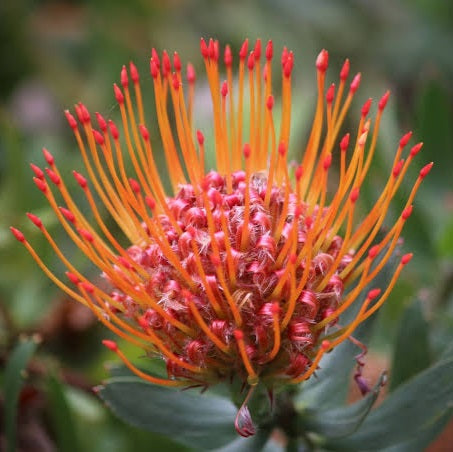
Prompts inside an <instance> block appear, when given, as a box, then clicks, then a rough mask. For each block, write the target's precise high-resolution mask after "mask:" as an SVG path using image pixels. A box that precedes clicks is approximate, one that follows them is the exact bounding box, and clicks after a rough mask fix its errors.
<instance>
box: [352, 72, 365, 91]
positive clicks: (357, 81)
mask: <svg viewBox="0 0 453 452" xmlns="http://www.w3.org/2000/svg"><path fill="white" fill-rule="evenodd" d="M361 78H362V74H361V73H360V72H359V73H358V74H356V76H355V77H354V78H353V79H352V82H351V86H350V87H349V91H350V92H351V93H352V94H354V93H355V92H356V91H357V90H358V89H359V86H360V79H361Z"/></svg>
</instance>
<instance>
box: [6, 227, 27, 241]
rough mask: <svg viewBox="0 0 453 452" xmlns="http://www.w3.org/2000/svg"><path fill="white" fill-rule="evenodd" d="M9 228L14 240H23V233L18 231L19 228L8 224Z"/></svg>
mask: <svg viewBox="0 0 453 452" xmlns="http://www.w3.org/2000/svg"><path fill="white" fill-rule="evenodd" d="M9 229H10V231H11V232H12V233H13V235H14V237H15V238H16V240H18V241H19V242H21V243H24V242H25V236H24V234H22V232H20V231H19V229H16V228H14V227H12V226H10V227H9Z"/></svg>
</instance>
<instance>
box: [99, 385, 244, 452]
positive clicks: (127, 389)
mask: <svg viewBox="0 0 453 452" xmlns="http://www.w3.org/2000/svg"><path fill="white" fill-rule="evenodd" d="M99 395H100V396H101V398H102V399H103V400H104V401H105V403H106V404H107V405H108V406H109V407H110V408H111V409H112V411H113V412H114V413H115V414H116V415H117V416H118V417H119V418H121V419H122V420H124V421H125V422H127V423H129V424H131V425H134V426H135V427H139V428H142V429H144V430H148V431H151V432H155V433H160V434H163V435H168V436H170V437H171V438H172V439H173V440H174V441H177V442H180V443H182V444H185V445H188V446H190V447H195V448H196V449H198V450H199V449H200V448H202V449H203V450H209V449H214V448H219V447H222V446H225V445H226V444H228V443H229V442H231V441H233V440H235V439H237V433H236V432H235V430H234V420H235V417H236V413H237V408H236V407H235V406H234V405H233V403H232V402H231V401H229V400H228V399H225V398H222V397H218V396H213V395H209V396H208V395H206V394H204V395H202V394H193V393H191V392H188V391H186V392H183V391H181V390H175V389H169V388H165V387H159V386H154V385H151V384H149V383H146V382H145V381H143V380H141V379H139V378H137V377H117V378H112V379H110V380H108V381H107V382H106V383H105V385H104V386H103V387H101V388H100V390H99Z"/></svg>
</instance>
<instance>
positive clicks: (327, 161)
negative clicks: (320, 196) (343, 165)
mask: <svg viewBox="0 0 453 452" xmlns="http://www.w3.org/2000/svg"><path fill="white" fill-rule="evenodd" d="M331 164H332V154H327V155H326V157H325V158H324V161H323V162H322V166H323V168H324V171H327V170H328V169H329V168H330V165H331Z"/></svg>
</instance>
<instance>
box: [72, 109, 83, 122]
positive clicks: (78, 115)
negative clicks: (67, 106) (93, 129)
mask: <svg viewBox="0 0 453 452" xmlns="http://www.w3.org/2000/svg"><path fill="white" fill-rule="evenodd" d="M74 109H75V112H76V115H77V118H78V120H79V122H81V123H82V124H83V115H82V109H81V108H80V106H79V105H77V104H76V105H74Z"/></svg>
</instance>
